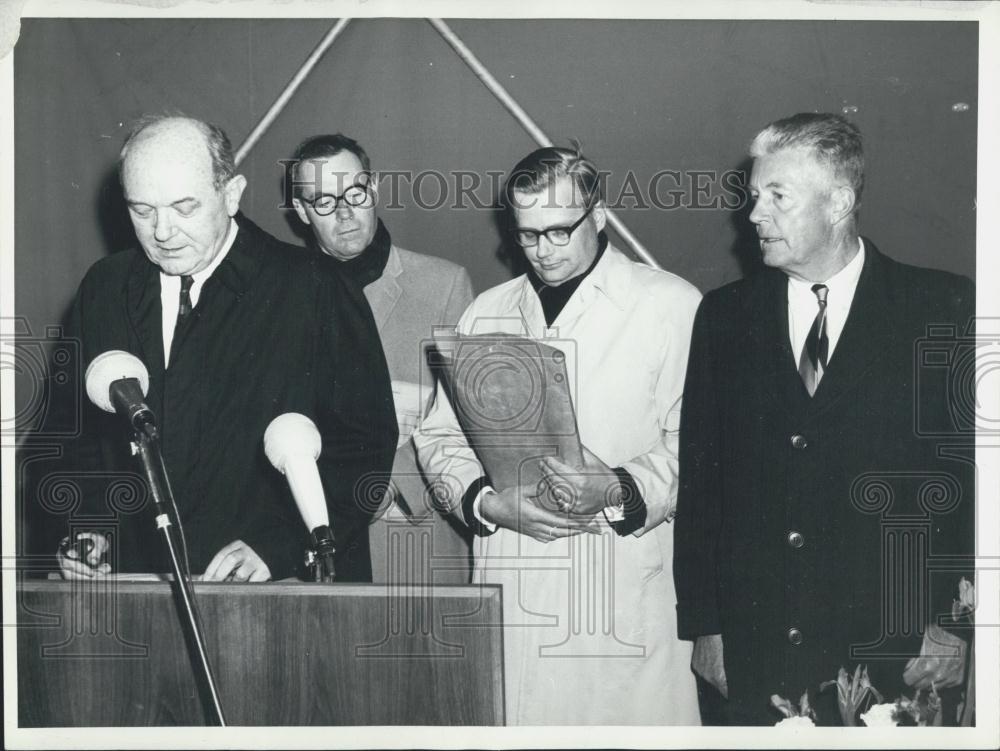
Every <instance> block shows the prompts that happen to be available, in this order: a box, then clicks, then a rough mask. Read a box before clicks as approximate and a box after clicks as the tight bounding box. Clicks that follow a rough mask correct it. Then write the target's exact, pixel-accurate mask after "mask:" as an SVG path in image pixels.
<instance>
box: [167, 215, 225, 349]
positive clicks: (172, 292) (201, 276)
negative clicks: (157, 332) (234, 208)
mask: <svg viewBox="0 0 1000 751" xmlns="http://www.w3.org/2000/svg"><path fill="white" fill-rule="evenodd" d="M236 231H237V226H236V220H235V219H230V220H229V233H228V234H227V235H226V240H225V242H224V243H223V244H222V250H220V251H219V252H218V253H217V254H216V256H215V258H213V259H212V262H211V263H210V264H209V265H208V266H206V267H205V268H204V269H202V270H201V271H199V272H198V273H196V274H192V275H191V276H192V277H193V278H194V281H193V282H192V283H191V290H190V294H191V309H192V310H194V308H195V306H196V305H197V304H198V298H199V297H201V287H202V285H203V284H204V283H205V280H206V279H208V278H209V277H210V276H212V274H213V273H214V272H215V270H216V269H217V268H219V264H220V263H222V261H223V259H225V257H226V255H227V254H228V253H229V249H230V248H232V247H233V243H234V242H235V241H236ZM180 306H181V278H180V276H171V275H170V274H164V273H163V272H162V271H161V272H160V309H161V310H162V312H163V364H164V366H166V367H169V366H170V345H171V344H172V343H173V341H174V327H175V326H176V325H177V311H178V309H179V308H180Z"/></svg>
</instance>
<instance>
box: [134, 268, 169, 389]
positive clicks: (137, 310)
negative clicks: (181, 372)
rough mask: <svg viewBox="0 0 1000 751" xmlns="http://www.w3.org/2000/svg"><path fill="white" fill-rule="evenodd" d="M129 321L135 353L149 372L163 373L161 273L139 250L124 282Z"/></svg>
mask: <svg viewBox="0 0 1000 751" xmlns="http://www.w3.org/2000/svg"><path fill="white" fill-rule="evenodd" d="M126 285H127V286H126V306H127V309H128V317H129V323H130V324H131V325H132V330H133V331H134V332H135V335H136V338H137V339H138V341H139V348H140V349H141V352H138V353H136V354H138V355H139V358H140V359H141V360H142V361H143V362H144V363H145V364H146V367H147V368H148V369H149V372H150V373H162V372H163V367H164V364H163V314H162V310H161V307H160V273H159V269H157V267H156V266H155V265H154V264H153V263H151V262H150V261H149V260H148V259H147V258H146V257H145V256H144V255H143V254H142V253H141V252H140V253H136V254H135V258H134V259H133V261H132V264H131V266H130V268H129V275H128V281H127V283H126Z"/></svg>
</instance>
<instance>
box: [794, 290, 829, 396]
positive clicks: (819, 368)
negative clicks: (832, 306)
mask: <svg viewBox="0 0 1000 751" xmlns="http://www.w3.org/2000/svg"><path fill="white" fill-rule="evenodd" d="M812 291H813V294H814V295H816V301H817V303H819V311H818V312H817V313H816V318H815V319H814V320H813V325H812V328H811V329H809V336H808V337H806V346H805V347H803V348H802V357H800V358H799V375H801V376H802V382H803V383H804V384H805V385H806V391H808V392H809V396H812V395H813V394H815V393H816V387H817V386H819V382H820V380H821V379H822V378H823V373H824V372H825V371H826V363H827V356H828V354H829V350H830V340H829V339H827V338H826V295H827V293H828V292H829V290H828V289H827V286H826V285H825V284H814V285H813V286H812Z"/></svg>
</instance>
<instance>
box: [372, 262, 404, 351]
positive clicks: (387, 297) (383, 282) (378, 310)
mask: <svg viewBox="0 0 1000 751" xmlns="http://www.w3.org/2000/svg"><path fill="white" fill-rule="evenodd" d="M402 273H403V264H402V262H401V261H400V258H399V251H398V250H397V249H396V246H395V245H393V246H392V248H391V249H390V251H389V260H388V261H387V262H386V265H385V271H384V272H383V273H382V276H381V277H380V278H379V279H378V280H377V281H376V282H373V283H372V284H369V285H368V286H367V287H365V297H367V298H368V304H369V305H370V306H371V309H372V314H373V315H374V317H375V325H376V326H377V327H378V330H379V333H380V334H381V333H382V331H383V330H384V329H385V326H386V324H387V323H388V322H389V319H390V318H391V317H392V311H393V310H395V308H396V303H398V302H399V298H400V296H401V295H402V294H403V287H402V286H401V285H400V283H399V276H400V274H402Z"/></svg>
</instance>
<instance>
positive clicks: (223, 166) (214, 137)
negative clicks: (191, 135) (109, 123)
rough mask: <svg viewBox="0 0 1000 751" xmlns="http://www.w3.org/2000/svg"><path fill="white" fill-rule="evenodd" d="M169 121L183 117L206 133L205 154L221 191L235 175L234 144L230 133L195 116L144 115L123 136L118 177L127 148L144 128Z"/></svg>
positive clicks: (214, 181) (157, 125)
mask: <svg viewBox="0 0 1000 751" xmlns="http://www.w3.org/2000/svg"><path fill="white" fill-rule="evenodd" d="M169 120H185V121H187V122H189V123H191V124H192V125H193V126H195V127H196V128H197V129H198V130H200V131H201V133H202V135H204V136H205V145H206V146H207V147H208V154H209V156H210V157H211V159H212V184H213V185H214V186H215V189H216V190H221V189H222V188H223V187H224V186H225V185H226V183H228V182H229V181H230V180H231V179H232V177H233V175H235V174H236V161H235V159H234V158H233V146H232V144H231V143H230V142H229V136H227V135H226V132H225V131H224V130H223V129H222V128H220V127H219V126H218V125H213V124H212V123H207V122H205V121H204V120H198V119H197V118H194V117H188V116H187V115H183V114H179V113H164V114H156V115H143V116H142V117H140V118H139V119H137V120H136V121H135V123H134V124H133V125H132V130H130V131H129V134H128V136H126V137H125V143H124V144H122V150H121V151H120V152H119V154H118V179H119V180H121V178H122V169H123V168H124V166H125V157H126V156H127V155H128V151H129V147H130V146H131V145H132V143H134V142H135V140H136V139H137V138H139V137H140V136H141V135H142V134H143V133H144V132H145V131H147V130H149V129H150V128H157V127H159V126H160V125H162V124H163V123H165V122H167V121H169Z"/></svg>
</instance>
